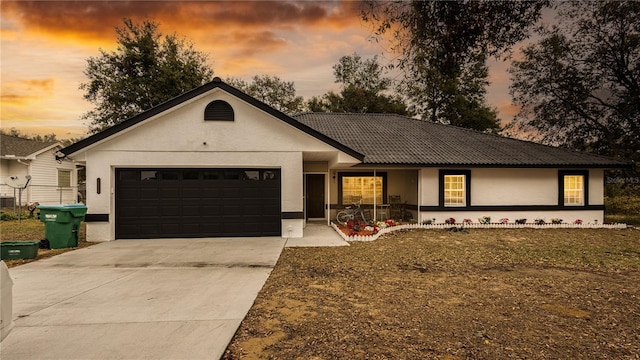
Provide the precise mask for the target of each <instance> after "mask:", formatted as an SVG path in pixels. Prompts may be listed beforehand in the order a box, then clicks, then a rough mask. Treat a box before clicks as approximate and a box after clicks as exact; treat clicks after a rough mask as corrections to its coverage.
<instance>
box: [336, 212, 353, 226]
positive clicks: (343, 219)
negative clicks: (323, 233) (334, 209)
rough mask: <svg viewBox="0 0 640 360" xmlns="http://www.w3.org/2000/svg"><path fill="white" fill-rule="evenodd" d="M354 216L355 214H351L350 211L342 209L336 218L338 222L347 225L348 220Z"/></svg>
mask: <svg viewBox="0 0 640 360" xmlns="http://www.w3.org/2000/svg"><path fill="white" fill-rule="evenodd" d="M352 218H353V215H351V214H350V213H349V212H348V211H345V210H342V211H340V212H339V213H338V215H336V220H338V222H339V223H340V224H342V225H346V224H347V222H348V221H349V220H351V219H352Z"/></svg>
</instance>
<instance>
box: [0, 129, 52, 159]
mask: <svg viewBox="0 0 640 360" xmlns="http://www.w3.org/2000/svg"><path fill="white" fill-rule="evenodd" d="M1 139H2V142H1V143H2V144H1V145H0V156H2V157H3V158H33V157H35V156H36V155H38V154H39V153H41V152H43V151H46V150H48V149H50V148H52V147H55V146H56V145H59V143H58V142H42V141H37V140H31V139H24V138H19V137H16V136H11V135H6V134H2V138H1Z"/></svg>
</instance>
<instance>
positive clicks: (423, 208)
mask: <svg viewBox="0 0 640 360" xmlns="http://www.w3.org/2000/svg"><path fill="white" fill-rule="evenodd" d="M554 210H555V211H557V210H604V205H588V206H558V205H475V206H467V207H444V206H425V205H423V206H420V211H554Z"/></svg>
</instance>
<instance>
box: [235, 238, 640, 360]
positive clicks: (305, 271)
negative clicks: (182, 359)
mask: <svg viewBox="0 0 640 360" xmlns="http://www.w3.org/2000/svg"><path fill="white" fill-rule="evenodd" d="M639 284H640V230H637V229H629V230H604V229H603V230H588V229H584V230H583V229H570V230H569V229H567V230H560V229H554V230H533V229H521V230H472V231H469V232H468V233H452V232H449V231H446V230H441V231H435V230H413V231H407V232H398V233H395V234H391V235H387V236H386V237H382V238H380V239H379V240H377V241H374V242H370V243H354V244H352V246H350V247H342V248H293V249H285V250H284V251H283V253H282V256H281V257H280V260H279V262H278V264H277V266H276V268H275V269H274V270H273V272H272V274H271V276H270V278H269V280H268V281H267V283H266V285H265V286H264V288H263V289H262V291H261V292H260V294H259V296H258V298H257V300H256V302H255V304H254V306H253V307H252V309H251V310H250V312H249V314H248V316H247V317H246V318H245V320H244V321H243V322H242V325H241V326H240V328H239V330H238V332H237V333H236V335H235V337H234V339H233V341H232V343H231V344H230V345H229V347H228V349H227V352H226V354H225V356H224V358H225V359H638V358H639V355H638V354H640V286H638V285H639Z"/></svg>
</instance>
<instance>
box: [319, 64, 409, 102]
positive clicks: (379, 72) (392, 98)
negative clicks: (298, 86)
mask: <svg viewBox="0 0 640 360" xmlns="http://www.w3.org/2000/svg"><path fill="white" fill-rule="evenodd" d="M333 75H334V76H335V82H336V83H339V84H340V92H339V93H335V92H333V91H329V92H328V93H326V94H324V95H322V96H320V97H312V98H311V99H310V100H309V101H308V103H307V107H308V108H309V110H310V111H316V112H353V113H396V114H401V115H410V112H409V111H408V109H407V106H406V104H405V103H404V101H403V99H402V98H400V96H398V95H390V94H387V93H386V92H388V90H389V88H390V87H391V85H392V82H391V79H390V78H388V77H385V76H384V68H383V67H382V66H381V65H380V64H379V63H378V57H377V56H374V57H373V58H371V59H362V57H361V56H360V55H358V54H357V53H354V54H353V55H350V56H343V57H341V58H340V59H339V60H338V63H337V64H335V65H334V66H333Z"/></svg>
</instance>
